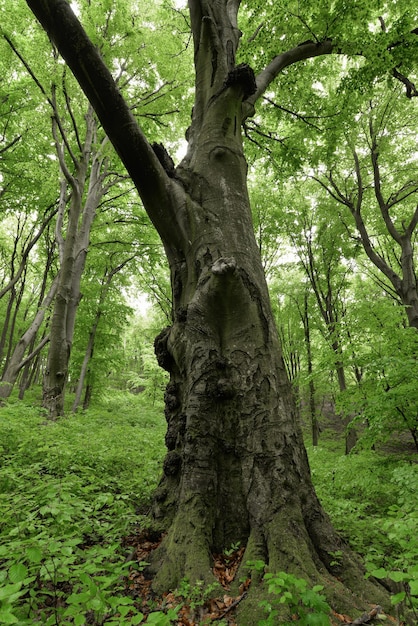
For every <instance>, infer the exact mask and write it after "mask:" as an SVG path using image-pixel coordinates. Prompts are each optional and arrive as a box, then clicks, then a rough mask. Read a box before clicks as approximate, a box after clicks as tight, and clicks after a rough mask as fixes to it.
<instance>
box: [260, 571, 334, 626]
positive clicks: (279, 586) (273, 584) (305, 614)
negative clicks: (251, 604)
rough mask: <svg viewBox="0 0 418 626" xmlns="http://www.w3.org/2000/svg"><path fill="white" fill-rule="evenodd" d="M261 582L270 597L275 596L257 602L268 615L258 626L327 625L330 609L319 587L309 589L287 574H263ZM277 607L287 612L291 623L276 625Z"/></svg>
mask: <svg viewBox="0 0 418 626" xmlns="http://www.w3.org/2000/svg"><path fill="white" fill-rule="evenodd" d="M264 580H265V581H266V582H267V587H268V592H269V594H272V595H274V596H275V597H274V598H273V599H272V600H263V601H262V602H260V607H261V608H263V609H264V610H265V611H266V612H267V613H268V616H267V618H266V619H262V620H260V621H259V622H258V626H272V625H273V624H277V623H282V624H283V626H291V625H293V624H295V625H296V624H297V625H298V626H330V618H329V614H330V612H331V608H330V607H329V606H328V604H327V602H326V599H325V596H323V595H322V594H321V593H320V592H321V591H322V590H323V587H322V586H321V585H315V586H314V587H312V588H309V586H308V583H307V581H306V580H305V579H303V578H297V577H296V576H294V575H293V574H287V573H286V572H278V573H277V574H271V573H267V574H265V575H264ZM280 606H282V607H285V608H286V609H287V610H286V613H288V615H289V616H290V617H291V621H280V622H278V620H280V615H281V612H280V610H279V607H280ZM276 607H277V608H276Z"/></svg>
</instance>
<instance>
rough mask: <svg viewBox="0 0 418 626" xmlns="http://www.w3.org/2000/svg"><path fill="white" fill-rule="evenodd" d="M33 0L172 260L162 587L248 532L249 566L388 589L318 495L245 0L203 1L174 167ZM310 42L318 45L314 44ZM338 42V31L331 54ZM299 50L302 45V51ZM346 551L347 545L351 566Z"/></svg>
mask: <svg viewBox="0 0 418 626" xmlns="http://www.w3.org/2000/svg"><path fill="white" fill-rule="evenodd" d="M28 5H29V6H30V7H31V9H32V10H33V12H34V13H35V14H36V16H37V17H38V18H39V20H40V21H41V23H42V25H43V26H44V28H45V29H46V30H47V32H48V33H49V35H50V36H51V37H52V39H53V40H54V42H55V44H56V45H57V47H58V49H59V50H60V52H61V54H62V55H63V56H64V58H65V60H66V61H67V63H68V64H69V66H70V67H71V69H72V71H73V72H74V74H75V76H76V77H77V79H78V80H79V82H80V85H81V86H82V88H83V89H84V91H85V93H86V95H87V97H88V98H89V99H90V102H91V103H92V104H93V106H94V108H95V110H96V113H97V115H98V116H99V118H100V121H101V123H102V125H103V127H104V128H105V130H106V132H107V134H108V136H109V138H110V140H111V141H112V143H113V145H114V146H115V148H116V149H117V151H118V153H119V155H120V156H121V158H122V160H123V162H124V164H125V166H126V168H127V169H128V171H129V173H130V175H131V177H132V179H133V181H134V183H135V185H136V186H137V189H138V191H139V193H140V195H141V198H142V200H143V203H144V206H145V208H146V210H147V211H148V213H149V215H150V217H151V219H152V221H153V223H154V225H155V226H156V228H157V230H158V232H159V234H160V236H161V239H162V241H163V243H164V246H165V250H166V254H167V258H168V261H169V264H170V269H171V282H172V294H173V323H172V325H171V326H170V327H168V328H166V329H165V330H164V331H162V333H161V334H160V335H159V336H158V337H157V339H156V344H155V346H156V353H157V357H158V360H159V363H160V365H161V366H162V367H164V368H165V369H166V370H168V371H169V372H170V383H169V385H168V387H167V390H166V396H165V401H166V409H165V412H166V418H167V423H168V428H167V435H166V444H167V448H168V452H167V456H166V458H165V461H164V476H163V478H162V481H161V483H160V485H159V487H158V490H157V493H156V497H155V502H154V506H153V517H154V520H155V523H157V524H158V525H159V526H160V527H161V528H163V529H164V530H167V535H166V536H165V539H164V540H163V543H162V544H161V546H160V547H159V548H158V549H157V550H156V551H155V553H154V555H153V558H152V563H151V569H152V570H153V571H154V573H155V578H154V587H155V589H159V590H162V589H164V590H165V589H170V588H171V589H172V588H174V587H176V585H178V584H179V583H180V581H181V580H182V579H183V578H184V577H188V578H189V579H190V580H191V581H193V580H197V579H201V580H204V581H208V580H210V579H211V576H212V573H211V554H212V553H213V552H214V551H222V550H224V549H226V548H229V547H230V546H231V544H232V543H235V542H237V541H240V542H241V543H242V545H245V546H246V551H245V556H244V563H245V562H247V561H248V560H253V559H262V560H264V561H265V562H266V563H267V564H268V567H269V568H270V570H271V571H275V570H291V571H293V572H295V573H298V574H299V575H302V576H305V577H306V578H308V579H309V580H311V581H318V580H327V581H328V582H329V584H328V590H329V591H330V593H332V589H334V590H336V589H337V590H338V592H337V593H335V594H334V595H336V596H337V595H338V596H339V598H340V599H341V598H342V597H343V596H344V591H343V584H342V583H341V582H339V581H337V578H336V577H337V576H338V577H339V578H340V579H341V580H344V581H345V582H346V584H347V587H348V588H350V589H351V590H352V591H354V592H355V594H356V597H354V596H350V598H351V602H352V603H355V602H356V601H357V602H359V603H361V600H360V598H361V597H362V595H363V592H364V591H365V590H367V591H368V592H369V599H370V600H371V601H373V600H374V601H379V600H381V597H379V592H378V590H377V588H374V587H373V590H372V591H371V588H372V586H371V584H369V583H365V581H364V580H363V577H362V571H361V566H360V565H359V563H358V562H357V560H356V559H355V557H354V556H353V555H352V554H351V553H350V551H349V550H348V549H347V548H346V546H345V545H344V544H343V543H342V542H341V540H340V539H339V537H338V536H337V534H336V533H335V531H334V530H333V528H332V526H331V524H330V521H329V519H328V517H327V515H326V514H325V512H324V511H323V509H322V507H321V505H320V503H319V501H318V499H317V497H316V495H315V491H314V488H313V485H312V482H311V478H310V472H309V466H308V460H307V456H306V453H305V449H304V446H303V441H302V433H301V430H300V427H299V424H298V421H297V419H296V411H295V406H294V401H293V398H292V394H291V390H290V386H289V383H288V381H287V377H286V373H285V368H284V365H283V360H282V357H281V352H280V346H279V341H278V337H277V331H276V328H275V324H274V319H273V315H272V312H271V308H270V302H269V295H268V290H267V285H266V281H265V277H264V273H263V268H262V263H261V259H260V255H259V250H258V247H257V244H256V241H255V237H254V233H253V227H252V220H251V211H250V205H249V199H248V194H247V187H246V175H247V164H246V160H245V156H244V152H243V146H242V141H241V124H242V121H243V118H244V116H245V115H246V114H247V111H248V107H247V104H248V103H249V104H250V105H253V104H254V103H255V100H254V96H255V95H256V94H261V93H262V91H263V90H264V89H265V88H266V85H267V83H266V82H265V75H264V74H263V76H262V79H263V81H264V82H263V81H260V84H258V83H257V81H256V79H255V77H254V74H253V72H252V70H251V69H250V68H249V67H248V66H236V63H235V52H236V49H237V46H238V41H239V37H240V32H239V30H238V28H237V11H238V7H239V2H238V1H232V0H228V1H227V0H220V1H217V2H209V1H207V0H190V1H189V8H190V16H191V25H192V31H193V38H194V46H195V70H196V100H195V107H194V110H193V118H192V124H191V127H190V129H189V131H188V152H187V154H186V156H185V158H184V160H183V161H182V163H181V164H180V165H179V166H178V167H177V168H176V169H175V170H174V171H172V169H171V168H169V169H170V171H169V172H166V171H165V169H164V164H163V163H162V162H160V160H159V158H158V156H157V154H156V153H155V152H154V150H153V149H152V148H151V146H150V144H149V143H148V142H147V140H146V138H145V137H144V135H143V134H142V132H141V130H140V129H139V128H138V126H137V124H136V122H135V119H134V118H133V116H132V114H131V112H130V111H129V108H128V106H127V105H126V104H125V103H124V102H123V100H122V97H121V96H120V94H119V92H118V91H117V89H116V86H115V85H114V83H113V81H112V78H111V76H110V73H109V72H108V71H107V70H106V68H105V66H104V65H103V63H102V61H101V59H100V57H99V55H98V54H97V52H96V50H95V49H94V47H93V46H92V44H91V43H90V42H89V40H88V39H87V37H86V35H85V33H84V31H83V30H82V28H81V26H80V25H79V24H78V22H77V20H76V19H75V17H74V16H73V15H72V13H71V10H70V8H69V5H68V4H67V3H66V2H65V1H64V0H53V1H52V0H28ZM311 47H312V51H314V52H316V53H318V50H319V47H318V46H317V45H316V44H313V45H312V46H311ZM303 51H305V52H306V50H305V48H304V49H303ZM330 51H331V50H330V44H328V43H327V44H324V52H323V53H329V52H330ZM301 54H302V50H299V49H298V50H297V54H296V52H294V58H295V60H298V55H299V56H300V55H301ZM289 55H290V56H289V57H288V58H287V61H288V62H291V61H290V60H289V59H291V58H293V57H292V51H290V52H289ZM304 58H307V57H306V56H305V57H304ZM287 64H289V63H287ZM273 77H274V76H273V74H272V75H271V77H270V80H272V79H273ZM160 158H161V155H160ZM161 161H164V159H161ZM337 550H341V551H342V555H343V556H342V560H341V564H340V565H338V566H337V565H335V564H333V561H335V559H334V557H333V553H334V552H335V551H337ZM243 567H246V566H245V565H244V566H243ZM368 585H369V587H367V586H368ZM255 591H256V585H255V584H254V592H255ZM241 604H243V603H241ZM244 604H245V603H244ZM249 604H250V603H247V606H245V605H244V606H243V608H242V612H243V613H242V617H241V619H240V621H239V623H240V624H254V623H255V622H256V621H257V619H256V618H257V617H259V611H260V609H257V610H256V612H255V614H253V615H252V616H251V615H249V614H248V613H247V608H248V606H249Z"/></svg>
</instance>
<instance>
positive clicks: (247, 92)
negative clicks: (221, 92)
mask: <svg viewBox="0 0 418 626" xmlns="http://www.w3.org/2000/svg"><path fill="white" fill-rule="evenodd" d="M225 87H240V88H241V89H242V99H243V100H246V99H247V98H249V96H252V95H253V93H255V92H256V90H257V83H256V80H255V74H254V71H253V69H252V68H251V67H250V66H249V65H248V64H247V63H241V64H240V65H237V66H236V67H234V69H232V70H231V71H230V72H229V73H228V76H227V77H226V81H225Z"/></svg>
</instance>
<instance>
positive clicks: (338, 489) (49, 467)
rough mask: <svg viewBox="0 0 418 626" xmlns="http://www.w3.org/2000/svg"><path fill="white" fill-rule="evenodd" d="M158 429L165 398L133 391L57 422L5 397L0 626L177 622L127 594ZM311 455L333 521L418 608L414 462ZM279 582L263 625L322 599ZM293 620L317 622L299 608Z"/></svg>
mask: <svg viewBox="0 0 418 626" xmlns="http://www.w3.org/2000/svg"><path fill="white" fill-rule="evenodd" d="M164 431H165V422H164V417H163V407H162V404H161V403H158V402H157V403H156V404H152V403H151V401H150V400H149V399H147V398H146V397H145V396H141V395H139V396H133V395H131V394H122V393H116V394H112V396H111V397H108V398H103V399H102V401H101V403H100V405H97V406H96V407H95V408H92V409H89V410H88V411H86V412H84V413H83V412H81V413H78V414H76V415H69V416H68V417H66V418H63V419H61V420H59V421H57V422H55V423H50V422H47V421H46V419H45V417H44V415H42V412H41V411H40V409H39V407H36V406H33V405H31V404H28V403H21V402H16V401H13V400H12V401H10V402H9V403H8V404H7V405H6V406H4V407H2V408H1V409H0V453H1V456H2V465H1V467H0V536H1V541H0V623H2V624H3V623H4V624H18V625H20V624H22V625H24V624H42V625H43V626H49V625H54V626H55V625H59V626H64V625H67V624H68V625H71V624H75V625H78V626H82V625H83V624H95V625H101V624H109V625H113V626H116V625H118V626H122V625H124V624H139V623H149V624H152V623H153V624H160V626H164V625H168V624H170V623H171V622H173V623H175V622H176V616H177V614H176V612H175V610H174V609H170V611H171V613H169V614H163V613H158V612H152V611H151V613H150V614H149V615H148V616H147V617H146V618H145V617H144V616H143V615H142V613H141V612H140V610H139V609H138V608H137V606H136V605H135V601H134V598H133V597H131V596H130V595H129V593H127V589H126V575H127V571H128V567H129V566H130V564H129V563H128V562H127V560H126V557H127V554H126V550H124V548H123V547H122V545H123V541H122V540H123V538H124V537H126V536H128V535H129V533H130V531H132V528H133V526H134V525H138V524H141V520H143V519H144V517H143V516H144V515H145V514H146V512H147V508H148V506H149V503H150V497H151V494H152V492H153V490H154V488H155V486H156V484H157V481H158V479H159V474H160V467H161V461H162V458H163V454H164V447H163V441H164ZM308 452H309V456H310V463H311V468H312V474H313V479H314V483H315V485H316V489H317V492H318V495H319V497H320V499H321V500H322V502H323V504H324V506H325V508H326V510H327V511H328V512H329V514H330V516H331V518H332V521H333V524H334V526H335V527H336V528H337V529H338V530H339V532H340V533H341V534H342V535H343V536H344V537H345V538H346V539H347V540H348V541H349V542H350V544H351V545H352V546H353V548H354V549H355V550H356V551H357V552H359V553H360V554H362V555H363V556H364V559H365V562H366V566H367V571H368V575H372V576H374V577H378V578H379V577H380V578H389V579H390V580H391V581H392V583H393V585H394V586H393V603H394V604H395V605H397V606H398V607H400V608H399V613H400V614H401V613H402V610H403V608H402V607H403V605H404V604H405V603H406V604H408V605H409V607H410V608H411V607H412V609H413V610H415V611H417V610H418V607H417V597H418V566H417V565H416V564H417V562H418V511H417V508H416V494H417V493H418V464H417V463H416V460H415V457H413V456H409V457H406V456H405V457H400V456H395V455H384V454H379V453H377V452H373V451H360V452H358V453H357V454H352V455H350V456H344V455H343V454H342V452H341V450H335V443H334V442H332V441H330V440H328V441H327V440H326V439H324V440H323V441H322V442H320V446H319V447H317V448H315V449H313V448H309V450H308ZM335 558H336V559H338V554H336V555H335ZM285 577H286V574H285V573H283V572H282V573H279V574H272V575H271V580H270V587H271V591H272V593H273V596H272V600H271V602H270V604H269V605H265V606H264V607H260V618H262V617H263V614H265V611H266V610H267V612H268V616H267V618H265V619H264V621H263V622H260V623H272V622H273V621H274V619H275V610H276V608H275V606H276V605H275V603H277V602H279V603H283V602H287V603H289V605H290V606H291V608H292V610H294V606H302V608H303V607H304V606H308V608H309V607H310V605H309V603H308V601H309V602H313V601H315V602H316V603H318V602H319V601H320V600H321V598H322V596H321V595H320V594H319V596H315V597H314V598H313V600H312V598H311V596H310V595H309V594H311V591H310V590H309V589H307V588H306V586H304V582H303V581H302V582H301V581H299V580H298V581H296V582H295V580H293V579H291V580H290V579H289V580H288V579H287V578H286V579H285ZM318 590H319V588H316V589H314V590H313V593H317V592H318ZM180 591H181V593H179V595H180V596H182V595H183V596H184V595H185V590H184V589H183V590H180ZM274 594H275V595H274ZM303 594H305V596H306V598H305V596H303ZM186 595H187V594H186ZM302 596H303V597H304V598H305V604H304V603H303V602H302V604H301V601H302V600H303V598H302ZM321 601H322V600H321ZM321 606H322V608H321V615H322V617H321V619H322V620H323V622H321V623H326V621H325V617H324V616H325V613H326V611H325V609H326V606H325V604H324V605H321ZM316 613H317V611H316V612H315V614H316ZM308 615H309V616H308ZM300 619H302V620H303V619H304V620H305V622H306V623H311V621H309V620H312V619H314V618H311V617H310V613H308V612H306V616H305V617H303V616H302V617H301V618H300ZM269 620H270V621H269ZM305 622H300V623H305ZM312 623H314V622H312ZM315 623H316V622H315ZM318 623H320V622H318Z"/></svg>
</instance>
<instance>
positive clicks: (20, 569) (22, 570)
mask: <svg viewBox="0 0 418 626" xmlns="http://www.w3.org/2000/svg"><path fill="white" fill-rule="evenodd" d="M27 575H28V568H27V567H26V565H23V563H14V564H13V565H12V566H11V567H10V568H9V578H10V580H11V582H12V583H21V582H23V581H24V580H25V578H26V577H27Z"/></svg>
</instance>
